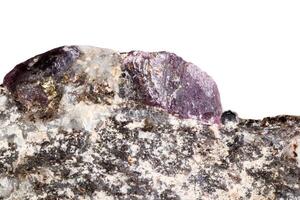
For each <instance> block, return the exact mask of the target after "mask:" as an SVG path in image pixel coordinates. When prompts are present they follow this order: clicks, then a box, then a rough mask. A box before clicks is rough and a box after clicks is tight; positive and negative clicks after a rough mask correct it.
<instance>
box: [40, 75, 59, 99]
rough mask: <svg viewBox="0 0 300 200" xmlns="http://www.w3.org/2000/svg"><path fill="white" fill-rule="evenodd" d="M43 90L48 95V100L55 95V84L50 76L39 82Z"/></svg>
mask: <svg viewBox="0 0 300 200" xmlns="http://www.w3.org/2000/svg"><path fill="white" fill-rule="evenodd" d="M41 86H42V88H43V90H44V92H45V93H46V94H47V96H48V100H49V101H51V100H53V99H54V98H55V97H57V95H58V94H57V91H56V86H55V83H54V80H53V78H52V77H49V78H47V79H46V80H45V81H44V82H43V83H42V84H41Z"/></svg>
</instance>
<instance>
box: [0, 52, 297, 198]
mask: <svg viewBox="0 0 300 200" xmlns="http://www.w3.org/2000/svg"><path fill="white" fill-rule="evenodd" d="M299 130H300V119H299V117H295V116H278V117H272V118H271V117H268V118H265V119H263V120H250V119H248V120H245V119H240V118H239V117H238V115H237V114H236V113H235V112H232V111H226V112H224V113H222V108H221V103H220V96H219V92H218V89H217V86H216V83H215V82H214V81H213V79H212V78H211V77H209V76H208V75H207V74H206V73H205V72H203V71H201V70H200V69H199V68H198V67H196V66H195V65H193V64H191V63H188V62H185V61H184V60H183V59H182V58H180V57H178V56H176V55H175V54H173V53H167V52H152V53H147V52H141V51H132V52H128V53H118V52H116V51H113V50H109V49H102V48H96V47H86V46H64V47H59V48H56V49H53V50H51V51H49V52H46V53H44V54H40V55H38V56H35V57H33V58H31V59H29V60H27V61H25V62H24V63H21V64H19V65H17V66H16V67H15V68H14V69H13V70H12V71H11V72H9V73H8V74H7V75H6V76H5V78H4V82H3V85H2V86H0V199H10V200H12V199H37V200H39V199H96V200H97V199H99V200H106V199H108V200H111V199H128V200H129V199H151V200H158V199H164V200H168V199H170V200H171V199H172V200H177V199H178V200H179V199H183V200H193V199H197V200H202V199H203V200H204V199H222V200H223V199H228V200H229V199H230V200H231V199H234V200H241V199H242V200H243V199H255V200H256V199H266V200H267V199H300V189H299V188H300V185H299V183H300V168H299V167H300V159H299V155H300V133H299Z"/></svg>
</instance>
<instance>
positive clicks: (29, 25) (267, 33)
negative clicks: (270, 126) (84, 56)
mask: <svg viewBox="0 0 300 200" xmlns="http://www.w3.org/2000/svg"><path fill="white" fill-rule="evenodd" d="M66 44H67V45H68V44H81V45H93V46H99V47H106V48H112V49H115V50H119V51H130V50H137V49H138V50H144V51H159V50H166V51H170V52H174V53H176V54H178V55H180V56H182V57H183V58H184V59H185V60H187V61H190V62H193V63H195V64H197V65H198V66H200V67H201V68H202V69H203V70H205V71H207V72H208V73H209V74H210V75H211V76H212V77H213V78H214V79H215V80H216V82H217V84H218V86H219V90H220V93H221V98H222V103H223V107H224V110H227V109H232V110H234V111H236V112H238V113H239V115H240V116H241V117H245V118H262V117H264V116H269V115H278V114H295V115H300V106H299V104H300V90H299V86H300V79H299V77H300V73H299V72H300V4H299V3H298V2H297V1H276V0H273V1H263V0H259V1H256V0H251V1H241V0H239V1H213V0H212V1H199V0H195V1H189V0H183V1H175V0H170V1H168V0H149V1H145V0H126V1H125V0H120V1H115V0H107V1H100V0H95V1H90V0H82V1H76V0H51V1H50V0H49V1H46V0H44V1H41V0H36V1H33V0H26V1H24V0H20V1H16V0H6V1H4V0H3V1H2V0H1V1H0V79H1V80H2V78H3V77H4V75H5V74H6V73H7V72H8V71H9V70H10V69H12V68H13V67H14V66H15V65H16V64H18V63H19V62H22V61H24V60H26V59H28V58H30V57H32V56H34V55H36V54H39V53H41V52H44V51H47V50H49V49H51V48H54V47H57V46H61V45H66ZM0 82H1V81H0Z"/></svg>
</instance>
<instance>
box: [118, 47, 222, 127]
mask: <svg viewBox="0 0 300 200" xmlns="http://www.w3.org/2000/svg"><path fill="white" fill-rule="evenodd" d="M122 70H123V71H125V72H126V73H127V74H128V77H129V79H130V83H131V84H132V88H133V89H132V91H134V93H132V91H130V92H129V93H128V94H127V96H130V97H131V98H133V99H136V100H140V101H142V102H144V103H146V104H150V105H154V106H160V107H162V108H164V109H166V110H167V111H168V112H170V113H172V114H177V115H179V116H180V117H183V118H193V117H196V118H198V119H202V120H204V121H207V120H209V119H211V118H213V119H214V120H218V119H219V116H220V115H221V112H222V106H221V102H220V95H219V91H218V88H217V85H216V83H215V82H214V80H213V79H212V78H211V77H210V76H209V75H207V73H205V72H203V71H202V70H201V69H200V68H199V67H197V66H195V65H194V64H192V63H189V62H186V61H184V60H183V59H182V58H181V57H179V56H177V55H175V54H173V53H168V52H156V53H147V52H142V51H133V52H129V53H127V54H125V56H124V60H123V65H122Z"/></svg>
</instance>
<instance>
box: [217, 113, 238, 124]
mask: <svg viewBox="0 0 300 200" xmlns="http://www.w3.org/2000/svg"><path fill="white" fill-rule="evenodd" d="M237 121H238V117H237V114H236V113H235V112H233V111H231V110H228V111H225V112H223V114H222V116H221V122H222V124H226V123H227V122H237Z"/></svg>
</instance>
